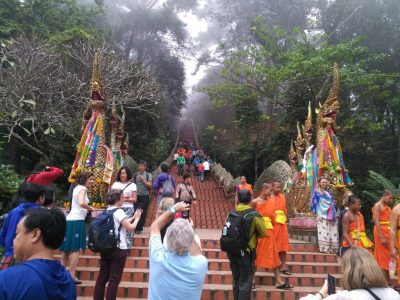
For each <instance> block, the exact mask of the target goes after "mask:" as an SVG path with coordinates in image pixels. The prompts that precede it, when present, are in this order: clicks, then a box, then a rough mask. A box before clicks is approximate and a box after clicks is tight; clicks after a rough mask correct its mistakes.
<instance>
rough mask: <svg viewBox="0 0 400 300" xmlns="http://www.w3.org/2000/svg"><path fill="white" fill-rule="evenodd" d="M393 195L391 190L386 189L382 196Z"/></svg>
mask: <svg viewBox="0 0 400 300" xmlns="http://www.w3.org/2000/svg"><path fill="white" fill-rule="evenodd" d="M391 195H393V193H392V191H391V190H388V189H384V190H383V192H382V196H391Z"/></svg>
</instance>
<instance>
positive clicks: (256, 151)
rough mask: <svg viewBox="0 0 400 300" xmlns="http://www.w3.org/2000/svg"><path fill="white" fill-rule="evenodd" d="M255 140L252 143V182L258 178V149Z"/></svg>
mask: <svg viewBox="0 0 400 300" xmlns="http://www.w3.org/2000/svg"><path fill="white" fill-rule="evenodd" d="M257 148H258V147H257V141H256V142H255V143H254V184H256V182H257V179H258V149H257Z"/></svg>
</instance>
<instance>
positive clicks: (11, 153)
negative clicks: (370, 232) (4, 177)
mask: <svg viewBox="0 0 400 300" xmlns="http://www.w3.org/2000/svg"><path fill="white" fill-rule="evenodd" d="M19 148H20V146H19V144H18V143H17V141H16V140H14V139H11V140H10V142H9V143H8V158H9V161H10V164H12V165H13V166H14V170H15V172H17V173H21V153H20V149H19Z"/></svg>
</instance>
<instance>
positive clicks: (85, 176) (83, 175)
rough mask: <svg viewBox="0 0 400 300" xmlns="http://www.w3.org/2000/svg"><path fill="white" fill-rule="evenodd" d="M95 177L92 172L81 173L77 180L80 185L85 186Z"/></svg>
mask: <svg viewBox="0 0 400 300" xmlns="http://www.w3.org/2000/svg"><path fill="white" fill-rule="evenodd" d="M92 176H93V173H91V172H80V173H79V174H78V177H77V178H76V183H77V184H80V185H85V183H86V181H87V180H88V179H89V178H90V177H92Z"/></svg>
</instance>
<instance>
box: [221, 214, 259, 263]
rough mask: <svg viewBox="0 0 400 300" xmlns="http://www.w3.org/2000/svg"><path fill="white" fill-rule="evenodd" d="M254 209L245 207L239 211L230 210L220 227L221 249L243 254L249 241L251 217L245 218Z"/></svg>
mask: <svg viewBox="0 0 400 300" xmlns="http://www.w3.org/2000/svg"><path fill="white" fill-rule="evenodd" d="M252 212H255V210H254V209H247V210H245V211H243V212H241V213H238V212H236V211H231V212H230V213H229V215H228V218H227V220H226V222H225V225H224V227H223V228H222V235H221V239H220V244H221V250H222V251H225V252H228V253H231V254H240V255H242V256H243V254H244V251H246V248H247V246H248V244H249V241H250V238H251V237H250V229H251V223H252V221H253V218H248V219H246V216H247V215H248V214H249V213H252Z"/></svg>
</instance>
